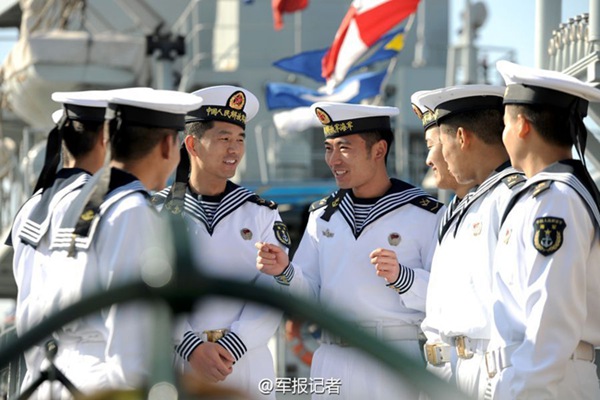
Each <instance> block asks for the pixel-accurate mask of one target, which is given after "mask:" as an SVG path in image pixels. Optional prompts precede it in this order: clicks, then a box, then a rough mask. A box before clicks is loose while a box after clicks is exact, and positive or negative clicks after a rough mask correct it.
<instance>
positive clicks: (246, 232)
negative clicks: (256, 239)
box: [240, 228, 252, 240]
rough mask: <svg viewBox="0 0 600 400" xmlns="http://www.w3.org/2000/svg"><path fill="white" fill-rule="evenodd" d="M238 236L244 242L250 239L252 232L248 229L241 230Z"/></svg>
mask: <svg viewBox="0 0 600 400" xmlns="http://www.w3.org/2000/svg"><path fill="white" fill-rule="evenodd" d="M240 234H241V235H242V239H244V240H250V239H252V231H251V230H250V229H248V228H242V230H240Z"/></svg>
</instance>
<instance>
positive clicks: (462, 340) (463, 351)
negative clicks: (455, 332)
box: [454, 336, 474, 360]
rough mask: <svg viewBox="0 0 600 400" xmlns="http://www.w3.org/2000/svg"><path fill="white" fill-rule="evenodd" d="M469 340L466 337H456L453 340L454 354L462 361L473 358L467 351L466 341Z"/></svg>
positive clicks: (470, 352) (471, 353)
mask: <svg viewBox="0 0 600 400" xmlns="http://www.w3.org/2000/svg"><path fill="white" fill-rule="evenodd" d="M468 340H469V338H467V337H466V336H456V337H455V338H454V344H455V346H456V354H457V355H458V357H459V358H462V359H466V360H468V359H470V358H473V354H474V353H473V352H472V351H471V350H470V349H467V341H468Z"/></svg>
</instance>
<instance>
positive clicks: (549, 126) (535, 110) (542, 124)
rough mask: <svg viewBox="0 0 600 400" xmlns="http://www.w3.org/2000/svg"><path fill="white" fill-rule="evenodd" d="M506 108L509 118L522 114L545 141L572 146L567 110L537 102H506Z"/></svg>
mask: <svg viewBox="0 0 600 400" xmlns="http://www.w3.org/2000/svg"><path fill="white" fill-rule="evenodd" d="M508 106H510V107H508ZM506 110H507V112H508V113H509V115H510V116H511V118H516V117H517V115H519V114H522V115H523V116H524V117H525V119H526V120H527V121H529V123H530V124H531V125H533V127H534V128H535V130H536V131H537V132H538V133H539V134H540V136H541V137H542V138H543V139H544V140H546V141H547V142H549V143H551V144H554V145H557V146H562V147H571V146H573V139H572V138H571V135H570V134H569V130H570V127H569V117H570V114H569V112H568V111H566V110H564V109H561V108H558V107H552V106H548V105H539V104H507V108H506Z"/></svg>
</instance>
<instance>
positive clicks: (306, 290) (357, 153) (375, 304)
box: [257, 102, 444, 399]
mask: <svg viewBox="0 0 600 400" xmlns="http://www.w3.org/2000/svg"><path fill="white" fill-rule="evenodd" d="M311 108H312V111H313V112H314V113H315V114H316V116H317V117H318V119H319V120H320V122H321V123H322V124H323V128H324V132H325V161H326V162H327V165H328V166H329V168H330V169H331V171H332V173H333V175H334V177H335V180H336V183H337V185H338V186H339V188H340V189H339V190H337V191H336V192H334V193H333V194H332V195H331V196H329V197H328V198H325V199H323V200H321V201H318V202H316V203H314V204H313V205H312V206H311V209H310V211H311V212H310V217H309V221H308V225H307V227H306V230H305V232H304V236H303V238H302V240H301V242H300V245H299V247H298V250H297V251H296V253H295V256H294V260H293V262H292V263H290V262H289V259H288V256H287V254H286V253H285V252H283V251H280V250H279V248H278V247H277V246H274V245H273V244H271V243H266V242H261V243H258V244H257V247H258V258H257V268H258V269H259V270H261V271H262V272H263V273H266V274H269V275H274V276H275V279H276V280H277V281H278V282H279V283H280V284H282V285H290V289H292V290H294V291H298V292H299V293H302V294H304V295H305V296H309V297H310V298H311V299H314V300H319V301H320V303H321V305H322V306H323V307H326V308H327V309H329V310H334V311H335V312H337V313H339V314H340V315H341V316H343V317H344V318H347V319H349V320H351V321H354V322H355V323H356V324H357V325H358V326H359V327H360V328H362V329H363V330H364V331H366V332H367V333H370V334H371V335H373V336H375V337H377V338H379V339H381V340H384V341H386V342H389V343H390V345H393V346H396V347H397V348H398V349H400V350H401V351H404V352H405V353H407V354H408V355H410V356H412V357H414V359H415V360H419V359H420V358H421V352H420V349H419V335H420V329H419V325H420V323H421V321H422V320H423V317H424V313H425V295H426V288H427V282H428V280H429V268H430V265H431V258H432V256H433V251H434V248H435V241H436V238H437V226H438V221H439V219H440V217H441V216H442V215H443V210H444V206H443V205H442V204H441V203H439V202H437V201H436V200H435V199H434V198H432V197H431V196H429V195H428V194H427V193H425V192H424V191H423V190H422V189H419V188H416V187H414V186H412V185H410V184H408V183H406V182H403V181H400V180H398V179H393V178H390V177H389V176H388V173H387V170H386V159H387V156H388V153H389V150H390V148H391V143H392V140H393V131H392V128H391V117H393V116H395V115H397V114H398V112H399V110H398V109H397V108H395V107H380V106H367V105H354V104H343V103H330V102H319V103H315V104H313V105H312V107H311ZM417 362H418V361H417ZM311 378H313V379H314V380H315V379H316V380H319V379H321V380H323V379H333V380H337V382H339V387H336V388H334V389H336V391H335V392H332V390H329V391H325V392H323V391H321V392H318V391H317V392H315V393H313V397H314V398H323V397H328V396H330V397H331V398H343V399H349V398H357V399H358V398H375V399H390V398H402V399H410V398H415V399H416V398H417V397H418V392H417V391H416V390H415V389H414V388H413V387H412V386H411V384H410V383H409V382H407V381H405V380H403V379H402V378H401V377H399V376H397V375H395V374H393V373H391V372H390V371H389V370H386V368H384V367H383V366H382V365H380V364H378V363H377V362H375V361H374V360H373V359H372V358H368V357H367V356H365V355H364V354H363V353H361V352H360V351H359V350H357V349H355V348H352V347H349V346H348V345H347V342H346V341H345V340H344V338H343V337H339V336H337V335H333V334H330V333H329V332H324V333H323V334H322V337H321V345H320V346H319V348H318V349H317V350H316V352H315V353H314V357H313V361H312V366H311ZM338 390H339V392H338ZM338 393H339V394H338Z"/></svg>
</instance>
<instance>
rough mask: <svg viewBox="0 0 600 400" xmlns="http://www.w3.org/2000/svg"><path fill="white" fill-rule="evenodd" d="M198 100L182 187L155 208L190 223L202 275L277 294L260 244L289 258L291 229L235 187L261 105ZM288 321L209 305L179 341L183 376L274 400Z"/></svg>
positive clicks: (166, 193) (243, 94)
mask: <svg viewBox="0 0 600 400" xmlns="http://www.w3.org/2000/svg"><path fill="white" fill-rule="evenodd" d="M193 94H194V95H197V96H201V97H202V98H203V99H204V101H203V103H202V106H201V107H200V108H199V109H198V110H195V111H192V112H190V113H188V115H187V117H186V126H185V133H186V136H185V140H184V142H185V143H184V144H185V146H184V147H182V154H181V162H180V164H179V167H178V170H177V177H176V181H175V183H174V184H173V185H172V186H171V187H169V188H167V189H165V190H163V191H161V192H159V193H158V194H157V195H156V196H154V198H153V202H154V204H155V205H156V206H157V207H158V208H159V209H161V210H162V211H163V212H171V213H173V214H180V215H182V216H183V219H184V220H185V222H186V224H187V226H188V228H189V232H190V237H191V240H192V241H193V246H192V252H193V256H194V258H195V260H196V266H197V267H198V268H199V269H200V271H201V272H202V273H205V274H209V275H213V276H219V277H228V278H232V279H236V280H240V281H243V282H247V283H249V284H250V283H252V284H255V285H266V286H269V287H272V288H276V287H278V285H277V284H276V282H275V281H274V280H273V279H272V278H270V277H268V276H266V275H263V274H261V273H260V272H259V271H257V270H256V268H255V262H256V249H255V247H254V243H256V242H257V241H267V242H273V243H277V246H278V248H279V249H281V251H282V252H284V253H285V252H287V249H288V247H289V246H290V244H291V243H290V236H289V234H288V232H287V228H286V226H285V224H284V223H283V222H282V221H281V217H280V215H279V212H278V211H277V205H276V204H275V203H274V202H272V201H267V200H264V199H262V198H260V197H259V196H258V195H256V194H255V193H253V192H252V191H250V190H248V189H246V188H244V187H242V186H239V185H237V184H235V183H233V182H232V181H231V179H232V178H233V177H234V175H235V173H236V171H237V168H238V166H239V165H240V163H241V162H242V158H243V157H244V153H245V148H246V124H247V123H248V122H250V121H251V120H252V118H254V116H255V115H256V113H257V112H258V108H259V103H258V99H257V98H256V96H255V95H254V94H252V93H251V92H250V91H248V90H246V89H243V88H240V87H235V86H213V87H207V88H204V89H201V90H198V91H196V92H194V93H193ZM190 167H191V168H190ZM281 317H282V313H281V312H280V311H278V310H274V309H270V308H268V307H263V306H259V305H257V304H254V303H250V302H247V301H240V300H229V299H223V298H210V299H203V300H202V301H201V302H198V304H197V305H196V306H195V307H194V309H193V310H192V312H191V313H190V314H189V316H187V317H186V319H185V321H184V323H183V324H182V325H181V326H180V327H179V330H178V334H177V335H176V341H177V343H178V345H177V347H176V352H177V353H178V360H179V361H178V364H179V367H180V369H181V370H183V371H185V372H192V371H193V372H194V373H195V374H196V375H197V376H198V377H199V379H200V380H202V381H208V382H213V383H216V382H222V383H220V384H219V385H221V386H224V387H229V388H235V389H238V390H242V391H243V392H245V393H247V394H248V395H250V396H251V397H252V398H257V399H265V398H272V399H274V398H275V392H272V393H270V394H269V395H265V394H262V393H261V392H260V391H259V383H260V382H261V381H262V380H265V379H268V380H270V382H272V383H274V382H275V371H274V368H273V357H272V355H271V352H270V350H269V348H268V347H267V343H268V341H269V339H270V338H271V337H272V336H273V334H274V333H275V331H276V330H277V327H278V326H279V324H280V322H281Z"/></svg>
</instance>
